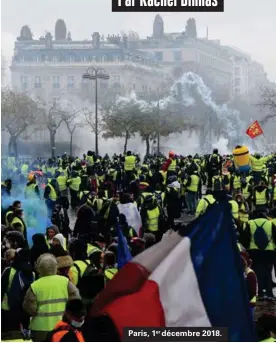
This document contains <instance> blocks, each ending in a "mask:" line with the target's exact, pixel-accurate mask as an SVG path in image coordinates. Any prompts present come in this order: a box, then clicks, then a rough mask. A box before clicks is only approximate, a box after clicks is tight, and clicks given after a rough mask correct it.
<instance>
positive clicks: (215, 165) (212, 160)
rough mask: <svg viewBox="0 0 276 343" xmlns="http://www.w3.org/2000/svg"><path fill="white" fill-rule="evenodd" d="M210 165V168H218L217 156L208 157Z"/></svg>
mask: <svg viewBox="0 0 276 343" xmlns="http://www.w3.org/2000/svg"><path fill="white" fill-rule="evenodd" d="M210 166H211V169H212V170H217V169H218V156H211V158H210Z"/></svg>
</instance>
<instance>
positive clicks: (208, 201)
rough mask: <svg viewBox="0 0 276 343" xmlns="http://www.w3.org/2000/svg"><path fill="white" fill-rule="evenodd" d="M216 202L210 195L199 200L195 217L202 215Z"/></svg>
mask: <svg viewBox="0 0 276 343" xmlns="http://www.w3.org/2000/svg"><path fill="white" fill-rule="evenodd" d="M215 202H216V199H215V198H214V197H213V195H212V194H207V195H205V196H204V197H203V198H202V199H200V201H199V203H198V205H197V208H196V217H199V216H200V215H202V214H204V213H205V211H206V210H207V208H208V207H209V205H212V204H214V203H215Z"/></svg>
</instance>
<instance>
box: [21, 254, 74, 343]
mask: <svg viewBox="0 0 276 343" xmlns="http://www.w3.org/2000/svg"><path fill="white" fill-rule="evenodd" d="M36 269H37V272H38V274H39V279H38V280H36V281H35V282H33V283H32V284H31V286H30V288H29V289H28V291H27V293H26V296H25V298H24V302H23V309H24V310H25V311H26V312H27V313H28V314H29V315H30V316H31V317H32V319H31V323H30V330H31V336H32V340H33V342H45V339H46V337H47V334H48V332H50V331H52V330H53V329H54V327H55V325H56V324H57V322H58V321H59V320H61V319H62V316H63V313H64V310H65V307H66V303H67V301H68V300H71V299H79V298H80V295H79V291H78V289H77V288H76V286H74V285H73V284H72V283H71V282H70V281H69V280H68V278H66V277H64V276H60V275H56V274H57V260H56V258H55V257H54V256H53V255H51V254H43V255H41V256H40V257H39V258H38V260H37V264H36Z"/></svg>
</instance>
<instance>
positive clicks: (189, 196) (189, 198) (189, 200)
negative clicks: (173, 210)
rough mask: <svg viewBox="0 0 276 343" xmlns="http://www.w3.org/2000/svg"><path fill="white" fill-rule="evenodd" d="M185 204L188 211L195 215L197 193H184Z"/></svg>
mask: <svg viewBox="0 0 276 343" xmlns="http://www.w3.org/2000/svg"><path fill="white" fill-rule="evenodd" d="M185 197H186V204H187V208H188V211H189V212H191V213H195V211H196V202H197V193H196V192H186V194H185Z"/></svg>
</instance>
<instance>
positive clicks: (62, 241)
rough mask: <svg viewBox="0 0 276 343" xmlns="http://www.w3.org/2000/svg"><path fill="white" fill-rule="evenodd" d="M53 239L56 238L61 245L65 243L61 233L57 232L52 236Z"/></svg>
mask: <svg viewBox="0 0 276 343" xmlns="http://www.w3.org/2000/svg"><path fill="white" fill-rule="evenodd" d="M53 239H57V240H58V241H59V242H60V245H61V246H62V247H63V246H64V244H65V238H64V237H63V235H62V233H58V234H57V235H55V236H54V237H53Z"/></svg>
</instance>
